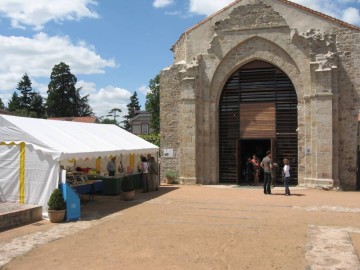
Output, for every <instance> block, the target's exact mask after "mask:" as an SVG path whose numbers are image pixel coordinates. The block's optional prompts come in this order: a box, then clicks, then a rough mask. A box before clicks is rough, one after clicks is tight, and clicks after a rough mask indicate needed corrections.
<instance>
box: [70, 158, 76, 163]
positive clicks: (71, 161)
mask: <svg viewBox="0 0 360 270" xmlns="http://www.w3.org/2000/svg"><path fill="white" fill-rule="evenodd" d="M75 161H76V159H75V158H72V159H68V162H70V163H74V162H75Z"/></svg>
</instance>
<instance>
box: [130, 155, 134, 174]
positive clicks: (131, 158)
mask: <svg viewBox="0 0 360 270" xmlns="http://www.w3.org/2000/svg"><path fill="white" fill-rule="evenodd" d="M134 163H135V154H130V169H131V171H133V170H134Z"/></svg>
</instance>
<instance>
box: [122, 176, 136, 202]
mask: <svg viewBox="0 0 360 270" xmlns="http://www.w3.org/2000/svg"><path fill="white" fill-rule="evenodd" d="M121 190H122V193H121V194H122V199H123V200H124V201H131V200H132V199H134V197H135V185H134V182H133V181H132V179H131V178H129V177H127V176H124V177H123V178H122V180H121Z"/></svg>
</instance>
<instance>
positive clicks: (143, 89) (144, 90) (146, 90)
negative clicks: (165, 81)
mask: <svg viewBox="0 0 360 270" xmlns="http://www.w3.org/2000/svg"><path fill="white" fill-rule="evenodd" d="M149 92H150V88H149V87H148V86H145V85H142V86H140V87H139V88H138V93H142V94H143V95H145V96H146V94H147V93H149Z"/></svg>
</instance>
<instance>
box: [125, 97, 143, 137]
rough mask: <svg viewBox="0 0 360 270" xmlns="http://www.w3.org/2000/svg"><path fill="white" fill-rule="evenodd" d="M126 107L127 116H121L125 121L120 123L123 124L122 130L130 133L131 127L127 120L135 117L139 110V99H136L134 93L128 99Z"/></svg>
mask: <svg viewBox="0 0 360 270" xmlns="http://www.w3.org/2000/svg"><path fill="white" fill-rule="evenodd" d="M126 107H127V108H128V114H127V115H124V116H123V117H124V118H125V120H124V121H122V123H123V128H124V129H125V130H127V131H130V129H131V126H130V122H129V120H130V119H131V118H133V117H134V116H135V112H136V111H139V110H140V105H139V99H138V97H137V93H136V91H135V92H134V94H133V95H132V96H131V97H130V103H128V104H127V105H126Z"/></svg>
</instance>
